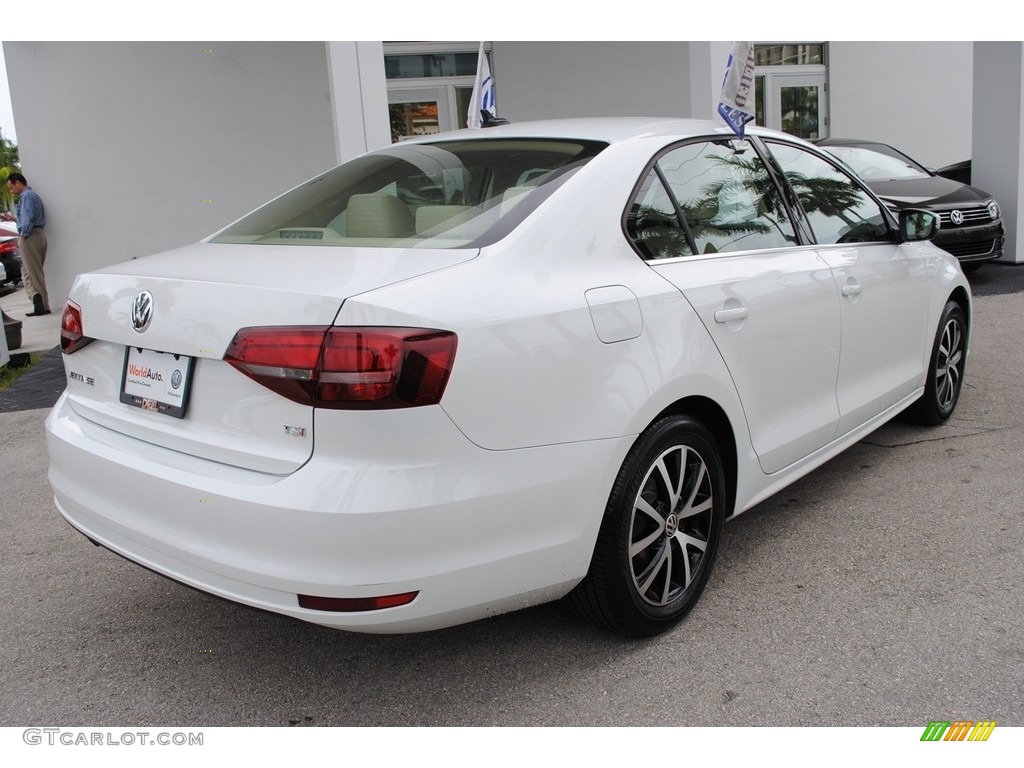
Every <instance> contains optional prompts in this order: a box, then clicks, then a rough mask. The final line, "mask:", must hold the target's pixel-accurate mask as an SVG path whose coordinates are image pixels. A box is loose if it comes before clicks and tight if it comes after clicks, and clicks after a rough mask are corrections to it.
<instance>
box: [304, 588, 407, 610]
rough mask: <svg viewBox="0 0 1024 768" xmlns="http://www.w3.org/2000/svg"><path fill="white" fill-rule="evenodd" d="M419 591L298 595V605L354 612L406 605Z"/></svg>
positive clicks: (311, 608)
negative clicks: (388, 593)
mask: <svg viewBox="0 0 1024 768" xmlns="http://www.w3.org/2000/svg"><path fill="white" fill-rule="evenodd" d="M418 594H419V592H403V593H402V594H400V595H384V596H382V597H317V596H315V595H299V607H300V608H309V609H310V610H312V611H333V612H335V613H356V612H359V611H379V610H381V609H382V608H395V607H397V606H399V605H408V604H409V603H411V602H412V601H413V600H415V599H416V595H418Z"/></svg>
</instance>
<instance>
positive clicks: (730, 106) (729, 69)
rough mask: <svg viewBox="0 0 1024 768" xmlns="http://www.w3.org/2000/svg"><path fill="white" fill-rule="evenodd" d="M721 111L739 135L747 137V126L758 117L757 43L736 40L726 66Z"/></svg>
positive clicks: (720, 97) (720, 100)
mask: <svg viewBox="0 0 1024 768" xmlns="http://www.w3.org/2000/svg"><path fill="white" fill-rule="evenodd" d="M718 114H720V115H721V116H722V119H723V120H725V122H726V125H728V126H729V127H730V128H732V129H733V131H734V132H735V133H736V135H737V136H739V137H740V138H741V139H742V138H743V131H744V126H745V125H746V124H747V123H749V122H750V121H751V120H753V119H754V44H753V43H750V42H746V43H733V44H732V51H731V52H730V53H729V61H728V63H727V64H726V65H725V78H724V79H723V80H722V95H721V96H719V97H718Z"/></svg>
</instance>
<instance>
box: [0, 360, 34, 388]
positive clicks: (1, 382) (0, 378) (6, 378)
mask: <svg viewBox="0 0 1024 768" xmlns="http://www.w3.org/2000/svg"><path fill="white" fill-rule="evenodd" d="M12 357H13V355H12ZM42 359H43V356H42V355H32V356H31V357H30V358H29V360H28V364H27V365H19V366H12V365H11V364H10V363H8V364H7V365H5V366H3V367H2V368H0V392H3V391H4V390H5V389H7V388H8V387H9V386H11V384H13V383H14V382H15V381H17V380H18V379H19V378H20V377H21V375H22V374H23V373H25V371H28V370H31V368H32V366H33V365H35V364H36V363H38V362H39V361H40V360H42Z"/></svg>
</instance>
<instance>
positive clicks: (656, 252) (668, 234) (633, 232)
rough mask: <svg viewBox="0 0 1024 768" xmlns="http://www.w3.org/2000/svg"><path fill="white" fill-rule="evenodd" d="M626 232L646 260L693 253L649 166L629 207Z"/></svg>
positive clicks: (670, 203) (658, 180)
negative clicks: (648, 170)
mask: <svg viewBox="0 0 1024 768" xmlns="http://www.w3.org/2000/svg"><path fill="white" fill-rule="evenodd" d="M626 233H627V234H628V235H629V237H630V239H631V240H632V241H633V243H634V244H635V245H636V247H637V249H638V250H639V251H640V254H641V255H642V256H643V257H644V258H645V259H648V260H650V259H671V258H674V257H676V256H690V255H692V254H693V249H692V248H691V247H690V242H689V240H688V239H687V237H686V231H685V230H684V229H683V225H682V223H681V222H680V221H679V215H678V214H677V213H676V206H675V202H674V201H673V200H672V198H671V196H670V195H669V193H668V190H666V189H665V185H664V184H662V183H661V179H659V178H658V174H657V173H655V172H654V171H653V170H652V171H651V172H650V173H648V174H647V178H645V179H644V181H643V184H641V186H640V192H639V193H638V194H637V196H636V199H635V200H634V201H633V205H632V206H631V207H630V210H629V216H628V217H627V218H626Z"/></svg>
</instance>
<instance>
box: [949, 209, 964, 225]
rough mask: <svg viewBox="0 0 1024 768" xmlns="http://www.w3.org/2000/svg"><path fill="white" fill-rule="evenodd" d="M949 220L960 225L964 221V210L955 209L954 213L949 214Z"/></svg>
mask: <svg viewBox="0 0 1024 768" xmlns="http://www.w3.org/2000/svg"><path fill="white" fill-rule="evenodd" d="M949 220H950V221H951V222H953V223H954V224H956V225H957V226H958V227H959V226H960V225H961V224H963V223H964V212H963V211H953V212H952V213H950V214H949Z"/></svg>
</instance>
